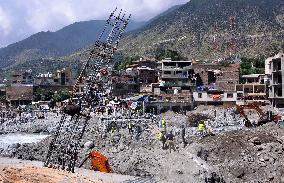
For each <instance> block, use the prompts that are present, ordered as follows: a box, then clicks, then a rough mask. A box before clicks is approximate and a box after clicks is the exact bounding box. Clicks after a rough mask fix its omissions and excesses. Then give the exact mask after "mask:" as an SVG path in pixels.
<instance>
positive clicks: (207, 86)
mask: <svg viewBox="0 0 284 183" xmlns="http://www.w3.org/2000/svg"><path fill="white" fill-rule="evenodd" d="M193 68H194V78H195V83H196V90H195V91H194V92H193V98H194V102H195V103H196V104H197V105H235V104H236V101H237V92H236V91H235V87H236V85H237V84H238V83H239V74H240V66H239V64H228V65H221V64H194V66H193Z"/></svg>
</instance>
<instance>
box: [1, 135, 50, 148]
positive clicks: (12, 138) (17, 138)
mask: <svg viewBox="0 0 284 183" xmlns="http://www.w3.org/2000/svg"><path fill="white" fill-rule="evenodd" d="M46 137H48V135H45V134H25V133H9V134H3V135H0V149H6V148H8V147H9V146H10V145H13V144H17V143H19V144H25V143H37V142H39V141H41V140H43V139H45V138H46Z"/></svg>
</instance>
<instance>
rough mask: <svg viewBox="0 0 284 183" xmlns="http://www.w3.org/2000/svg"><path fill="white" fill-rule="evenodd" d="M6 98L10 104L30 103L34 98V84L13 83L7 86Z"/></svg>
mask: <svg viewBox="0 0 284 183" xmlns="http://www.w3.org/2000/svg"><path fill="white" fill-rule="evenodd" d="M6 100H7V102H8V103H9V104H11V105H14V106H18V105H28V104H31V103H32V100H33V85H32V84H12V85H11V86H7V87H6Z"/></svg>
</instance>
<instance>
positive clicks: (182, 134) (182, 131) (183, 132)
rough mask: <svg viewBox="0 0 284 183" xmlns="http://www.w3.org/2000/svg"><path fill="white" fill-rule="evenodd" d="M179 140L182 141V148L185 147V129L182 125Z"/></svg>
mask: <svg viewBox="0 0 284 183" xmlns="http://www.w3.org/2000/svg"><path fill="white" fill-rule="evenodd" d="M181 139H182V143H183V147H185V146H186V144H187V142H186V141H185V127H184V125H182V126H181Z"/></svg>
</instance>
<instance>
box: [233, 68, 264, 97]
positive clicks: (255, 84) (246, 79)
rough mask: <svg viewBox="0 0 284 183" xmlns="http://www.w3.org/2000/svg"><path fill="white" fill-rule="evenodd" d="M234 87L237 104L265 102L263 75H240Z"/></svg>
mask: <svg viewBox="0 0 284 183" xmlns="http://www.w3.org/2000/svg"><path fill="white" fill-rule="evenodd" d="M240 78H241V83H242V84H237V85H236V91H237V95H238V103H245V102H267V100H268V98H267V95H266V83H265V81H266V79H265V74H249V75H242V76H241V77H240Z"/></svg>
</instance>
